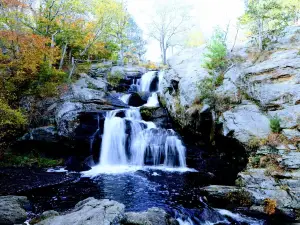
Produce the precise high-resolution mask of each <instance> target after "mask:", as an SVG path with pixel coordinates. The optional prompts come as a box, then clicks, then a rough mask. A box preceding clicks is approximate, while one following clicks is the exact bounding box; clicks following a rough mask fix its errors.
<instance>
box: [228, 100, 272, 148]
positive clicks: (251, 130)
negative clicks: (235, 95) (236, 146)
mask: <svg viewBox="0 0 300 225" xmlns="http://www.w3.org/2000/svg"><path fill="white" fill-rule="evenodd" d="M222 120H223V121H222V122H223V132H224V135H225V136H227V135H233V137H234V138H236V139H237V140H239V141H240V142H241V143H244V144H248V142H249V141H250V140H251V139H252V138H255V137H256V138H258V139H259V138H267V137H268V135H269V134H270V133H271V129H270V121H269V119H268V117H267V116H266V115H264V114H263V113H262V112H261V111H260V110H259V107H258V106H256V105H255V104H252V103H251V102H248V101H243V104H242V105H238V106H236V107H235V108H233V109H232V110H229V111H226V112H224V113H223V119H222Z"/></svg>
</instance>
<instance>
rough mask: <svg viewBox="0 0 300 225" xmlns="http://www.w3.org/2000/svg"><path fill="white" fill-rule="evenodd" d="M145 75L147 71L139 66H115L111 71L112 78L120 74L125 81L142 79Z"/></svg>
mask: <svg viewBox="0 0 300 225" xmlns="http://www.w3.org/2000/svg"><path fill="white" fill-rule="evenodd" d="M144 73H146V69H145V68H144V67H139V66H114V67H112V69H111V75H112V76H114V75H116V74H119V75H122V76H123V78H124V79H129V78H141V76H142V75H143V74H144Z"/></svg>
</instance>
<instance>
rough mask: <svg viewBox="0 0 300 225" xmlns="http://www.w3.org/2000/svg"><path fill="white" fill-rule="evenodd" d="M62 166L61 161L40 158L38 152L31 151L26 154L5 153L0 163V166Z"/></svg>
mask: <svg viewBox="0 0 300 225" xmlns="http://www.w3.org/2000/svg"><path fill="white" fill-rule="evenodd" d="M59 165H63V160H62V159H51V158H47V157H43V156H41V155H40V154H39V153H38V152H35V151H31V152H28V153H22V154H21V153H18V152H11V151H9V152H6V153H5V155H4V160H3V161H1V162H0V166H5V167H7V166H38V167H53V166H59Z"/></svg>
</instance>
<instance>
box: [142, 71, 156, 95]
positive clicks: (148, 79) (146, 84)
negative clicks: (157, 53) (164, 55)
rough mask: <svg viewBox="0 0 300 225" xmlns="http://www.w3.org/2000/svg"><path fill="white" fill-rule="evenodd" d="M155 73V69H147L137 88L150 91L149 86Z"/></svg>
mask: <svg viewBox="0 0 300 225" xmlns="http://www.w3.org/2000/svg"><path fill="white" fill-rule="evenodd" d="M156 73H157V72H156V71H149V72H147V73H145V74H144V75H143V76H142V78H141V80H140V82H139V84H138V90H139V91H142V92H150V86H151V83H152V81H153V79H154V78H155V77H156Z"/></svg>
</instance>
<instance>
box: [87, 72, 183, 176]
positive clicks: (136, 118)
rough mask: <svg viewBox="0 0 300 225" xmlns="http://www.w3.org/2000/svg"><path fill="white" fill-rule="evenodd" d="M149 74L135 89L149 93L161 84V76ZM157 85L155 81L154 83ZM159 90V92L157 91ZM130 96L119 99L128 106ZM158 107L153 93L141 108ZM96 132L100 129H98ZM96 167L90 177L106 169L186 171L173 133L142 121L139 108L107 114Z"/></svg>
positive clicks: (178, 141) (179, 145)
mask: <svg viewBox="0 0 300 225" xmlns="http://www.w3.org/2000/svg"><path fill="white" fill-rule="evenodd" d="M156 73H157V72H155V71H151V72H147V73H145V74H144V75H143V76H142V78H141V79H140V80H137V82H136V85H137V87H138V90H140V91H145V92H151V89H152V90H154V89H156V88H154V87H156V86H153V84H152V83H153V82H154V79H158V80H157V82H158V84H160V78H161V76H162V75H161V73H160V74H159V76H157V74H156ZM155 82H156V81H155ZM158 91H159V90H158ZM129 98H130V94H125V95H123V96H121V97H120V98H119V99H120V100H122V101H123V102H124V103H126V104H127V103H128V100H129ZM157 106H159V102H158V95H157V92H152V93H151V95H150V97H149V98H148V101H147V103H146V104H145V105H144V107H157ZM98 132H99V128H98ZM99 162H100V163H99V165H97V166H95V167H93V168H92V170H91V171H90V172H88V174H91V175H92V176H93V175H95V174H97V173H99V172H106V170H111V168H113V171H114V172H115V170H117V172H119V169H118V168H121V171H123V170H122V169H123V168H125V171H126V170H127V169H128V168H132V167H134V168H136V167H137V168H141V167H144V166H154V167H155V168H181V169H184V168H186V159H185V147H184V145H183V144H182V141H181V140H180V139H179V137H178V135H177V134H176V132H175V131H173V130H171V129H162V128H159V127H157V126H156V125H155V124H154V123H153V122H146V121H143V120H142V117H141V113H140V108H139V107H131V108H129V109H118V110H113V111H109V112H107V113H106V116H105V121H104V130H103V135H102V144H101V149H100V159H99Z"/></svg>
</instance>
